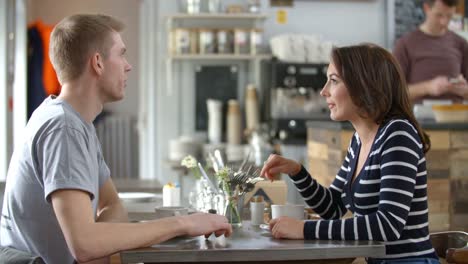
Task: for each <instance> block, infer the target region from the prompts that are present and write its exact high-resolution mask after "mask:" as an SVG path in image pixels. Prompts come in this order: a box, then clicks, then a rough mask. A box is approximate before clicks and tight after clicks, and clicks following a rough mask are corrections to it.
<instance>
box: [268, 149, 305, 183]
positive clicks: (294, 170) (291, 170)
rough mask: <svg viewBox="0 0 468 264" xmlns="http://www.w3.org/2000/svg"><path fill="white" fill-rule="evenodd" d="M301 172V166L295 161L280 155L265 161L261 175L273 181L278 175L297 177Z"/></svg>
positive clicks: (271, 156)
mask: <svg viewBox="0 0 468 264" xmlns="http://www.w3.org/2000/svg"><path fill="white" fill-rule="evenodd" d="M300 171H301V164H299V163H298V162H296V161H294V160H290V159H286V158H284V157H282V156H280V155H275V154H272V155H270V157H268V159H267V160H266V161H265V164H264V165H263V168H262V171H261V172H260V175H261V176H262V177H265V178H267V179H269V180H273V179H274V178H275V175H276V174H279V173H285V174H289V175H296V174H298V173H299V172H300Z"/></svg>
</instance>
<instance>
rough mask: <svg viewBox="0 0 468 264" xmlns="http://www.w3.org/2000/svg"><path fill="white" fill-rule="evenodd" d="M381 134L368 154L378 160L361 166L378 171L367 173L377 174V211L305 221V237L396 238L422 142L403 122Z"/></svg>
mask: <svg viewBox="0 0 468 264" xmlns="http://www.w3.org/2000/svg"><path fill="white" fill-rule="evenodd" d="M382 134H385V136H381V137H378V138H377V139H376V142H374V144H375V145H380V147H378V148H377V149H375V150H373V151H372V152H371V153H370V157H369V158H371V156H373V155H378V156H380V158H379V159H377V160H378V162H376V163H374V164H370V165H368V166H366V167H365V170H378V171H375V172H372V171H370V172H369V173H380V176H381V178H380V180H381V184H380V192H379V201H378V204H376V207H377V210H376V211H375V212H373V213H369V214H366V215H358V214H355V216H354V217H353V218H348V219H342V220H318V221H306V224H305V225H304V238H305V239H342V240H377V241H395V240H398V239H399V238H400V236H401V233H402V232H403V229H404V227H405V225H406V221H407V218H408V214H409V211H410V207H411V203H412V201H413V195H414V188H415V184H416V175H417V170H418V163H419V162H420V160H421V159H424V157H423V154H422V144H421V141H420V138H419V136H418V134H417V131H416V130H415V129H414V128H413V126H411V125H410V124H409V123H406V122H402V121H400V122H396V123H393V124H390V125H388V126H387V127H386V131H384V132H383V133H382ZM335 182H336V181H335ZM369 208H370V207H369Z"/></svg>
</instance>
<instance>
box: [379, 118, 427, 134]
mask: <svg viewBox="0 0 468 264" xmlns="http://www.w3.org/2000/svg"><path fill="white" fill-rule="evenodd" d="M395 131H406V132H408V133H410V134H418V130H416V127H415V126H414V125H413V124H412V123H411V122H410V121H409V120H407V119H403V118H395V119H390V120H388V121H386V122H385V123H383V124H382V125H381V128H380V130H379V134H388V132H395Z"/></svg>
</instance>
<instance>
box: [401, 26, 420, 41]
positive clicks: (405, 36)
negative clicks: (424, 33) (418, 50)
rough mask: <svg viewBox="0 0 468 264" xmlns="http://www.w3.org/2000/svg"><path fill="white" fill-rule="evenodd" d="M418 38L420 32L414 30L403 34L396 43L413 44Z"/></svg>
mask: <svg viewBox="0 0 468 264" xmlns="http://www.w3.org/2000/svg"><path fill="white" fill-rule="evenodd" d="M419 36H420V32H419V30H418V29H415V30H413V31H410V32H406V33H405V34H403V35H402V36H401V37H400V38H399V39H398V40H397V43H405V44H406V43H408V42H413V41H414V40H415V39H417V38H418V37H419Z"/></svg>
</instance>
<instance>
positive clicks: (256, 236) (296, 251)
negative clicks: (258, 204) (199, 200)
mask: <svg viewBox="0 0 468 264" xmlns="http://www.w3.org/2000/svg"><path fill="white" fill-rule="evenodd" d="M384 254H385V245H384V244H383V243H381V242H374V241H341V240H339V241H337V240H286V239H274V238H273V237H272V236H271V234H270V232H269V231H266V230H262V229H260V228H259V227H257V226H252V225H250V222H244V223H243V226H242V227H241V228H236V229H234V233H233V234H232V236H231V237H228V238H225V237H224V236H222V237H218V238H216V237H214V236H211V237H209V238H208V239H205V238H204V237H194V238H190V237H179V238H175V239H172V240H169V241H167V242H165V243H162V244H158V245H154V246H152V247H150V248H141V249H134V250H126V251H123V252H121V254H120V256H121V259H122V263H142V262H143V263H191V262H197V263H224V264H226V263H258V262H269V263H286V262H287V263H350V262H352V260H353V259H354V258H356V257H374V258H379V257H383V256H384ZM331 260H333V261H331Z"/></svg>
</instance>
